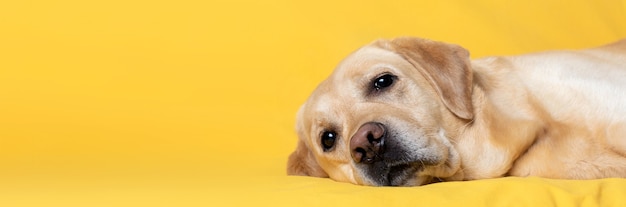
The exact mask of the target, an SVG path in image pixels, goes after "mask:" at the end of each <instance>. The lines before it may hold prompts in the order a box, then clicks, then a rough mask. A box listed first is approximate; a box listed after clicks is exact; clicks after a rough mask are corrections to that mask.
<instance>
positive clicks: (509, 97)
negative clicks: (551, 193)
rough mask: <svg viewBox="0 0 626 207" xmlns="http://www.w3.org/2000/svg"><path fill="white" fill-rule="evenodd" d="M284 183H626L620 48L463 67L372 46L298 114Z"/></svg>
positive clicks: (427, 52)
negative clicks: (535, 179) (532, 179)
mask: <svg viewBox="0 0 626 207" xmlns="http://www.w3.org/2000/svg"><path fill="white" fill-rule="evenodd" d="M296 125H297V127H296V128H297V131H298V136H299V143H298V146H297V148H296V150H295V151H294V152H293V153H292V154H291V156H290V157H289V161H288V167H287V172H288V174H290V175H308V176H317V177H330V178H331V179H334V180H337V181H342V182H350V183H355V184H361V185H374V186H385V185H391V186H413V185H423V184H427V183H431V182H435V181H453V180H475V179H483V178H495V177H502V176H540V177H546V178H562V179H594V178H607V177H626V40H622V41H620V42H617V43H614V44H611V45H607V46H603V47H599V48H593V49H587V50H581V51H554V52H543V53H535V54H529V55H522V56H513V57H489V58H484V59H479V60H474V61H470V59H469V53H468V52H467V51H466V50H465V49H464V48H462V47H459V46H457V45H452V44H447V43H442V42H436V41H431V40H425V39H419V38H397V39H393V40H379V41H376V42H374V43H372V44H370V45H367V46H365V47H363V48H361V49H359V50H358V51H356V52H354V53H353V54H351V55H350V56H348V57H347V58H346V59H345V60H343V61H342V62H341V63H340V64H339V66H338V67H337V68H336V69H335V71H334V72H333V73H332V74H331V75H330V77H328V79H326V80H324V81H323V82H322V83H321V84H320V85H319V86H318V87H317V89H316V90H315V91H314V92H313V94H312V95H311V96H310V98H309V99H308V100H307V102H306V103H305V104H304V105H303V106H302V107H301V109H300V110H299V112H298V116H297V124H296Z"/></svg>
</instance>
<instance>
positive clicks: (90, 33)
mask: <svg viewBox="0 0 626 207" xmlns="http://www.w3.org/2000/svg"><path fill="white" fill-rule="evenodd" d="M625 13H626V1H624V0H606V1H592V0H587V1H585V0H571V1H544V0H523V1H522V0H516V1H490V0H477V1H464V0H457V1H455V0H451V1H392V2H383V1H356V0H354V1H352V0H350V1H330V0H328V1H287V0H284V1H279V0H268V1H241V0H235V1H226V0H219V1H187V0H179V1H147V0H139V1H122V0H108V1H100V0H96V1H79V0H76V1H69V0H59V1H41V0H34V1H1V2H0V206H31V205H33V206H72V205H75V206H124V205H128V206H155V205H166V206H177V205H184V206H190V205H192V204H197V205H199V206H257V205H268V206H269V205H277V206H296V205H297V206H299V205H307V204H310V205H317V204H320V205H321V204H324V205H329V206H332V205H341V204H365V205H376V206H380V205H385V206H390V205H392V204H405V205H413V204H414V205H418V204H419V205H426V206H429V205H445V204H450V205H454V204H461V205H464V206H465V205H467V206H470V205H476V206H485V205H494V206H501V205H509V204H511V205H518V204H519V205H523V204H533V203H535V204H539V203H540V204H544V203H545V204H563V205H565V206H574V205H576V204H584V205H591V206H593V205H596V204H614V206H625V201H624V199H623V195H626V190H625V189H626V181H625V180H624V179H607V180H596V181H553V180H544V179H538V178H530V179H522V178H507V179H495V180H486V181H478V182H462V183H445V184H436V185H431V186H426V187H418V188H369V187H361V186H353V185H348V184H341V183H335V182H332V181H330V180H327V179H315V178H302V177H287V176H285V175H284V165H285V162H286V156H287V155H288V154H289V153H290V152H291V150H292V149H293V148H294V147H295V143H296V142H295V140H296V138H295V133H294V131H293V121H294V114H295V111H296V110H297V108H298V106H299V105H300V104H301V103H302V102H303V101H304V100H305V99H306V97H307V96H308V94H309V93H310V92H311V91H312V90H313V88H314V87H315V85H316V84H317V83H318V82H319V81H321V80H322V79H323V78H324V77H325V76H326V75H328V74H329V73H330V71H331V70H332V69H333V67H334V65H335V64H336V63H337V62H339V61H340V60H341V59H342V58H343V57H344V56H345V55H347V54H348V53H349V52H351V51H353V50H354V49H356V48H357V47H359V46H361V45H363V44H366V43H368V42H370V41H372V40H374V39H377V38H381V37H384V38H390V37H395V36H401V35H411V36H421V37H427V38H431V39H436V40H442V41H447V42H453V43H457V44H461V45H463V46H465V47H466V48H468V49H469V50H470V51H471V52H472V56H473V57H482V56H487V55H496V54H518V53H524V52H530V51H538V50H545V49H561V48H563V49H564V48H583V47H589V46H595V45H600V44H604V43H607V42H611V41H614V40H617V39H619V38H623V37H626V15H625ZM513 201H514V202H513ZM507 202H511V203H507Z"/></svg>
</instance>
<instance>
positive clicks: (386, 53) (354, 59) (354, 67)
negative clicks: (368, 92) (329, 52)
mask: <svg viewBox="0 0 626 207" xmlns="http://www.w3.org/2000/svg"><path fill="white" fill-rule="evenodd" d="M402 61H404V59H403V58H402V57H401V56H400V55H398V54H396V53H395V52H393V51H390V50H387V49H383V48H380V47H377V46H375V45H368V46H365V47H362V48H361V49H359V50H357V51H355V52H354V53H352V54H350V55H349V56H348V57H346V58H345V59H344V60H343V61H341V62H340V63H339V65H338V66H337V68H335V70H334V71H333V74H331V78H334V79H335V80H345V79H346V78H350V77H346V76H353V75H355V73H367V72H369V70H368V69H371V68H373V67H377V66H378V67H382V66H384V65H390V64H394V63H398V62H402Z"/></svg>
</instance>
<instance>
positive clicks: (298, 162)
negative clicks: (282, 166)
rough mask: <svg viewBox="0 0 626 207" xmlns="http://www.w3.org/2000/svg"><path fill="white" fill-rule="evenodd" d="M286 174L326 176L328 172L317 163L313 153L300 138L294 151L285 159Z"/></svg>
mask: <svg viewBox="0 0 626 207" xmlns="http://www.w3.org/2000/svg"><path fill="white" fill-rule="evenodd" d="M287 174H288V175H305V176H313V177H324V178H325V177H328V174H326V172H324V170H323V169H322V167H320V166H319V164H317V161H316V159H315V157H314V156H313V153H312V152H311V151H310V150H309V148H307V146H306V144H304V142H303V141H302V140H300V141H298V147H296V151H294V152H293V153H291V155H290V156H289V160H288V161H287Z"/></svg>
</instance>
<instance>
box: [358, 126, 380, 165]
mask: <svg viewBox="0 0 626 207" xmlns="http://www.w3.org/2000/svg"><path fill="white" fill-rule="evenodd" d="M384 137H385V127H384V126H383V125H382V124H380V123H375V122H369V123H366V124H363V125H362V126H361V127H359V129H358V130H357V132H356V133H355V134H354V135H353V136H352V138H351V139H350V152H351V154H352V159H353V160H354V161H355V162H356V163H372V162H374V161H376V160H377V159H379V158H380V154H381V153H382V147H383V145H384V141H385V140H384Z"/></svg>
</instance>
